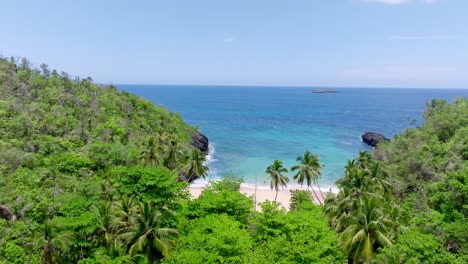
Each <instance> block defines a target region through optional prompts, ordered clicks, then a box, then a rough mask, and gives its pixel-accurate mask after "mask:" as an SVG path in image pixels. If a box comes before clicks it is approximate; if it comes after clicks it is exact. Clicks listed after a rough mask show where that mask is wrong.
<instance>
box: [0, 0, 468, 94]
mask: <svg viewBox="0 0 468 264" xmlns="http://www.w3.org/2000/svg"><path fill="white" fill-rule="evenodd" d="M0 11H1V15H0V54H2V55H3V56H24V57H27V58H29V59H30V60H31V61H32V62H33V63H35V64H37V65H38V64H40V63H42V62H44V63H46V64H48V65H49V66H50V67H51V68H56V69H59V70H64V71H66V72H69V73H70V74H72V75H79V76H82V77H86V76H91V77H93V79H94V80H95V81H98V82H104V83H110V82H112V83H139V84H211V85H216V84H225V85H287V86H288V85H290V86H357V87H440V88H449V87H451V88H468V15H467V14H468V1H467V0H289V1H280V0H269V1H260V0H258V1H256V0H245V1H244V0H232V1H228V0H226V1H221V0H211V1H207V0H196V1H195V0H187V1H178V0H171V1H118V0H114V1H66V0H62V1H47V0H45V1H21V0H15V1H11V0H0Z"/></svg>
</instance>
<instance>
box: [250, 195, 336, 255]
mask: <svg viewBox="0 0 468 264" xmlns="http://www.w3.org/2000/svg"><path fill="white" fill-rule="evenodd" d="M305 203H307V202H305V201H304V202H303V203H302V204H303V207H304V208H303V209H300V210H294V211H291V212H285V211H284V210H283V209H279V204H277V203H274V202H273V203H265V204H263V205H262V211H263V214H261V215H260V216H259V220H258V223H257V229H256V230H257V233H256V236H255V237H256V239H257V240H258V243H257V248H256V249H255V257H256V258H258V260H259V261H258V262H255V263H344V262H345V258H344V256H343V254H342V253H341V251H340V250H339V248H338V245H337V241H336V238H335V232H334V231H333V230H331V229H330V227H329V226H328V223H327V219H326V217H325V215H324V214H323V213H322V211H321V209H320V208H319V207H318V206H316V205H313V204H312V203H310V202H309V204H308V205H307V206H306V205H305ZM305 208H307V209H305Z"/></svg>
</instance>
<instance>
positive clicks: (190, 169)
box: [185, 149, 208, 182]
mask: <svg viewBox="0 0 468 264" xmlns="http://www.w3.org/2000/svg"><path fill="white" fill-rule="evenodd" d="M205 161H206V157H205V155H204V154H203V153H202V152H201V150H199V149H194V150H193V151H192V156H191V157H190V158H189V163H188V164H187V165H186V166H185V176H186V177H188V181H189V182H193V181H194V180H195V179H197V178H198V177H200V176H201V177H203V179H205V177H206V175H208V167H207V166H206V165H205Z"/></svg>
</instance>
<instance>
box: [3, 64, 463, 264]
mask: <svg viewBox="0 0 468 264" xmlns="http://www.w3.org/2000/svg"><path fill="white" fill-rule="evenodd" d="M196 133H197V129H196V128H194V127H190V126H188V125H187V124H185V123H184V121H183V120H182V118H181V116H180V115H178V114H176V113H172V112H169V111H168V110H166V109H164V108H162V107H158V106H155V105H153V104H152V103H150V102H149V101H146V100H144V99H142V98H139V97H137V96H135V95H132V94H130V93H128V92H125V91H119V90H118V89H117V88H116V87H114V86H107V85H97V84H94V83H93V82H92V80H91V78H85V79H81V78H72V77H70V76H69V75H68V74H66V73H63V72H61V73H59V72H57V71H55V70H49V69H48V67H47V66H46V65H41V66H40V67H39V68H34V67H33V66H32V65H31V64H30V63H29V62H28V61H27V60H25V59H15V58H13V59H6V58H1V59H0V263H2V264H3V263H80V264H96V263H467V262H468V248H467V245H468V233H467V231H466V230H468V225H467V223H468V221H467V219H466V218H467V215H468V209H467V208H468V207H467V200H468V185H467V184H468V99H466V98H458V99H456V100H455V101H454V102H452V103H447V102H445V101H441V100H433V101H430V102H428V104H427V109H426V111H425V113H424V123H422V124H420V125H419V126H415V127H412V128H408V129H407V130H405V131H404V132H403V133H402V134H400V135H397V136H395V138H394V139H393V140H392V141H391V142H384V143H380V144H379V145H378V146H377V148H376V149H374V150H373V151H372V152H365V151H363V152H360V153H358V155H357V157H356V158H355V159H353V160H350V161H349V162H348V163H347V165H346V167H345V168H344V173H343V177H342V178H340V179H339V180H338V181H337V182H336V187H337V188H338V192H337V193H322V192H321V188H320V184H319V181H320V177H321V169H322V168H323V166H324V164H322V163H321V162H320V158H319V157H318V155H314V154H313V153H312V152H309V151H305V153H304V154H303V155H302V156H299V157H298V158H297V159H296V161H297V164H295V165H293V166H292V167H291V168H290V170H288V169H287V168H286V167H285V166H284V165H283V163H282V162H281V161H279V160H275V161H274V162H273V163H272V164H271V165H269V166H267V167H266V170H265V176H266V179H267V180H268V181H269V183H270V187H271V188H272V189H273V190H275V192H276V196H277V195H278V192H279V190H280V189H281V188H284V187H286V186H287V185H288V184H289V177H290V176H291V177H292V179H294V180H295V181H296V182H297V183H298V184H300V185H306V187H307V190H291V200H290V204H289V208H284V207H283V206H282V205H281V204H279V203H277V202H276V201H266V202H264V203H261V204H260V209H259V210H256V208H257V207H256V205H255V204H254V198H253V197H247V196H245V195H244V194H242V193H240V191H239V190H240V185H241V182H242V180H241V179H239V178H234V177H226V178H225V179H224V180H221V181H217V182H209V184H208V185H207V187H206V188H205V189H204V190H203V191H202V192H201V194H200V196H199V197H197V198H191V197H190V195H189V192H188V189H187V187H188V185H189V182H192V181H194V180H196V179H199V178H205V177H206V176H207V173H208V167H207V166H206V163H205V155H204V153H202V152H201V151H200V150H199V149H197V148H194V147H193V146H192V138H193V137H194V135H196ZM289 172H291V174H292V175H289V174H288V173H289ZM315 186H317V188H318V189H319V192H312V191H311V189H312V188H313V187H315ZM323 198H325V199H323ZM275 200H276V198H275ZM314 200H317V202H316V203H314ZM321 200H324V202H323V204H320V201H321ZM317 203H319V204H317Z"/></svg>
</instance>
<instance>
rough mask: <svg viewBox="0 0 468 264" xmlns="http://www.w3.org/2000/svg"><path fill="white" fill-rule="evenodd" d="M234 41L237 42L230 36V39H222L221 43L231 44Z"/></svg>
mask: <svg viewBox="0 0 468 264" xmlns="http://www.w3.org/2000/svg"><path fill="white" fill-rule="evenodd" d="M236 40H237V39H236V37H233V36H230V37H225V38H224V39H223V42H225V43H231V42H234V41H236Z"/></svg>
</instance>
